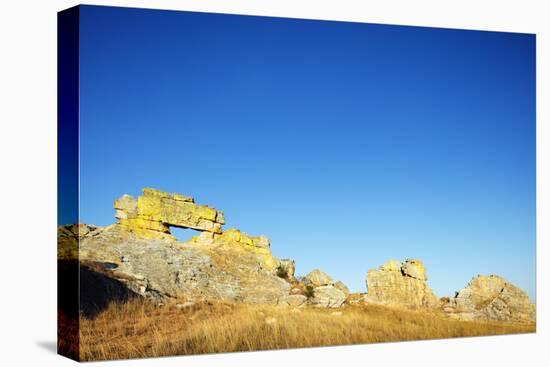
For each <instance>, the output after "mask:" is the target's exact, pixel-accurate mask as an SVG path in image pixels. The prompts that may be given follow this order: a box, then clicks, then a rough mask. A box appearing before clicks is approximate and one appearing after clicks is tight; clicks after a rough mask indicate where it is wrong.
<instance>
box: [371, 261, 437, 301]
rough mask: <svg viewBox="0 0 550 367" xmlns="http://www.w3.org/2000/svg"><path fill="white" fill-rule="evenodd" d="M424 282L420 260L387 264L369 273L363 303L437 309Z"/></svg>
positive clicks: (424, 276)
mask: <svg viewBox="0 0 550 367" xmlns="http://www.w3.org/2000/svg"><path fill="white" fill-rule="evenodd" d="M426 280H427V277H426V269H425V268H424V265H423V264H422V262H421V261H420V260H413V259H407V260H405V261H404V262H399V261H396V260H390V261H388V262H386V263H385V264H384V265H382V266H380V267H379V268H378V269H371V270H369V271H368V273H367V279H366V284H367V295H366V296H365V301H366V302H367V303H375V304H385V305H395V306H405V307H412V308H417V307H433V306H436V305H437V304H438V300H437V297H436V296H435V295H434V293H433V292H432V290H431V289H430V287H429V286H428V284H427V283H426Z"/></svg>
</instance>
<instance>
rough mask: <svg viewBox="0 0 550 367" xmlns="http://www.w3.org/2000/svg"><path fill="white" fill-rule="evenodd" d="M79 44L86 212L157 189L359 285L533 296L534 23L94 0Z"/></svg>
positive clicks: (108, 214) (88, 215)
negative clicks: (378, 271)
mask: <svg viewBox="0 0 550 367" xmlns="http://www.w3.org/2000/svg"><path fill="white" fill-rule="evenodd" d="M80 52H81V53H80V55H81V64H80V72H81V96H80V101H81V105H80V113H81V138H80V142H81V150H80V156H81V188H80V189H81V221H82V222H85V223H93V224H97V225H107V224H111V223H113V222H114V220H115V219H114V211H113V209H112V203H113V200H114V199H115V198H116V197H118V196H120V195H122V194H123V193H129V194H133V195H138V194H139V193H140V189H141V188H142V187H155V188H158V189H162V190H166V191H170V192H179V193H183V194H187V195H192V196H194V197H195V198H196V200H197V202H199V203H201V204H207V205H211V206H214V207H216V208H218V209H220V210H223V211H224V212H225V214H226V220H227V225H226V228H231V227H236V228H239V229H241V230H243V231H245V232H247V233H250V234H254V235H256V234H265V235H267V236H268V237H269V238H270V239H271V243H272V245H271V246H272V251H273V253H274V254H275V255H276V256H279V257H290V258H294V259H295V260H296V263H297V272H298V273H300V274H305V273H307V272H308V271H310V270H311V269H313V268H321V269H323V270H324V271H326V272H327V273H329V274H330V275H331V276H333V277H334V278H336V279H341V280H342V281H344V282H345V283H346V284H348V285H349V286H350V288H351V289H352V290H354V291H364V290H365V283H364V278H365V274H366V272H367V269H370V268H375V267H378V266H379V265H380V264H382V263H383V262H385V261H386V260H387V259H390V258H394V259H405V258H407V257H413V258H419V259H422V260H423V261H424V263H425V265H426V267H427V269H428V276H429V284H430V285H431V286H432V288H433V289H434V291H435V292H436V294H437V295H438V296H443V295H451V294H453V292H454V291H456V290H459V289H461V288H462V287H463V286H465V285H466V283H467V282H468V281H469V280H470V278H471V277H472V276H474V275H476V274H480V273H481V274H489V273H496V274H500V275H502V276H504V277H505V278H507V279H508V280H510V281H511V282H513V283H515V284H517V285H518V286H520V287H521V288H523V289H525V290H527V292H528V293H529V295H530V296H531V298H532V299H535V36H534V35H527V34H512V33H496V32H477V31H460V30H446V29H433V28H418V27H398V26H385V25H372V24H358V23H342V22H321V21H310V20H291V19H277V18H265V17H246V16H231V15H215V14H200V13H184V12H166V11H150V10H137V9H122V8H118V9H117V8H103V7H88V6H85V7H82V9H81V44H80ZM191 232H192V231H190V230H187V231H183V232H180V231H179V232H178V235H179V236H180V237H181V238H184V237H185V236H191V235H192V234H193V233H191Z"/></svg>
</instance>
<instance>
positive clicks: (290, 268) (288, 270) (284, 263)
mask: <svg viewBox="0 0 550 367" xmlns="http://www.w3.org/2000/svg"><path fill="white" fill-rule="evenodd" d="M278 269H279V270H278V271H280V273H282V274H283V275H284V278H286V279H294V272H295V271H296V262H295V261H294V260H291V259H281V260H279V265H278Z"/></svg>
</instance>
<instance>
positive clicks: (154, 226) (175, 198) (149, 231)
mask: <svg viewBox="0 0 550 367" xmlns="http://www.w3.org/2000/svg"><path fill="white" fill-rule="evenodd" d="M114 208H115V210H116V214H115V217H116V218H117V219H118V220H119V224H120V225H121V226H123V227H125V228H126V229H129V230H131V231H134V232H136V233H137V234H138V235H139V236H140V237H147V238H160V239H167V238H169V237H167V235H169V234H170V226H174V227H182V228H193V229H197V230H200V231H208V232H213V233H221V232H222V224H224V223H225V218H224V215H223V213H222V212H221V211H218V210H216V209H213V208H210V207H207V206H204V205H197V204H195V202H194V200H193V198H192V197H189V196H185V195H181V194H169V193H166V192H163V191H159V190H155V189H151V188H145V189H143V195H141V196H139V197H138V198H137V200H136V199H135V198H133V197H132V196H130V195H123V196H122V197H120V198H118V199H117V200H115V202H114Z"/></svg>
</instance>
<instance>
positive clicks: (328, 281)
mask: <svg viewBox="0 0 550 367" xmlns="http://www.w3.org/2000/svg"><path fill="white" fill-rule="evenodd" d="M304 283H305V284H307V285H311V286H313V287H320V286H322V285H332V283H333V280H332V278H331V277H330V276H329V275H328V274H327V273H325V272H323V271H321V270H319V269H314V270H312V271H310V272H309V273H307V274H306V276H305V277H304Z"/></svg>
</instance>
